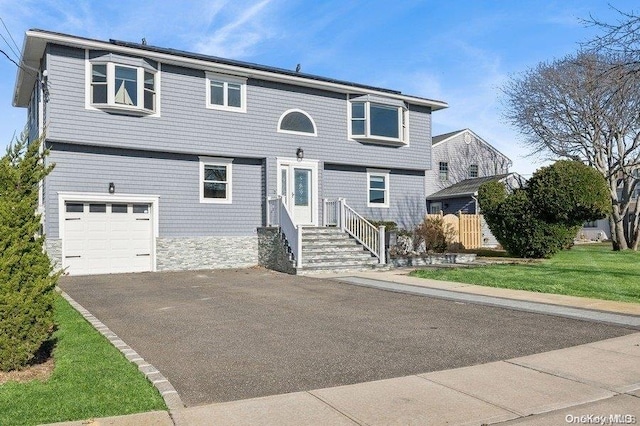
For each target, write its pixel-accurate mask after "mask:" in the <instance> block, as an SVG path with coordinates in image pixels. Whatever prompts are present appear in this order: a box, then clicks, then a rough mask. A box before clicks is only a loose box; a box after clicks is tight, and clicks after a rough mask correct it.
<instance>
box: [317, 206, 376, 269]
mask: <svg viewBox="0 0 640 426" xmlns="http://www.w3.org/2000/svg"><path fill="white" fill-rule="evenodd" d="M325 205H326V204H325ZM337 211H338V223H339V226H340V228H341V229H342V230H343V231H345V232H346V233H348V234H349V235H351V236H352V237H353V238H355V239H356V241H358V242H359V243H360V244H362V245H363V246H364V247H365V248H366V249H367V250H369V251H370V252H371V253H372V254H373V255H374V256H375V257H377V258H378V262H379V263H381V264H386V263H387V261H386V258H385V237H384V226H380V227H378V228H376V227H375V226H373V225H372V224H371V222H369V221H368V220H367V219H365V218H364V217H362V216H360V215H359V214H358V212H356V211H355V210H353V209H352V208H351V207H349V206H348V205H347V203H346V201H345V199H344V198H339V199H338V209H337Z"/></svg>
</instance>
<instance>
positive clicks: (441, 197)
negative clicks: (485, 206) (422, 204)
mask: <svg viewBox="0 0 640 426" xmlns="http://www.w3.org/2000/svg"><path fill="white" fill-rule="evenodd" d="M475 195H478V192H477V191H476V192H465V193H456V194H443V195H438V193H437V192H436V193H435V194H433V195H429V196H428V197H427V200H429V201H431V200H446V199H448V198H464V197H473V196H475Z"/></svg>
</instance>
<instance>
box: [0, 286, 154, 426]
mask: <svg viewBox="0 0 640 426" xmlns="http://www.w3.org/2000/svg"><path fill="white" fill-rule="evenodd" d="M56 321H57V323H58V327H59V328H58V330H57V331H56V333H55V337H56V338H57V345H56V348H55V350H54V359H55V369H54V371H53V373H52V375H51V377H50V378H49V379H48V380H47V381H45V382H41V381H37V380H34V381H31V382H28V383H16V382H8V383H5V384H2V385H0V425H3V426H5V425H32V424H40V423H52V422H59V421H67V420H81V419H89V418H95V417H106V416H116V415H122V414H131V413H137V412H142V411H151V410H166V406H165V404H164V401H163V399H162V397H161V396H160V394H159V393H158V391H157V390H156V389H155V388H154V387H153V386H152V385H151V384H150V383H149V382H148V381H147V380H146V379H145V378H144V376H143V375H142V374H141V373H140V372H139V371H138V369H137V367H136V366H135V365H134V364H132V363H130V362H129V361H127V359H126V358H125V357H124V356H123V355H122V354H121V353H120V351H118V349H116V348H115V347H113V346H112V345H111V344H110V343H109V342H108V340H107V339H106V338H104V337H103V336H102V335H101V334H99V333H98V332H97V331H96V330H95V329H94V328H93V327H92V326H91V325H90V324H89V323H88V322H86V321H85V320H84V318H82V316H80V314H78V313H77V312H76V311H75V310H74V309H73V308H72V307H71V306H70V305H69V304H68V303H67V302H66V301H65V300H64V299H63V298H62V297H58V300H57V301H56Z"/></svg>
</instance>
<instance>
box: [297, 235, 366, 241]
mask: <svg viewBox="0 0 640 426" xmlns="http://www.w3.org/2000/svg"><path fill="white" fill-rule="evenodd" d="M341 240H345V241H351V240H353V239H352V238H351V237H350V236H349V235H347V234H346V233H342V234H308V235H305V234H302V242H305V241H307V242H313V241H341ZM354 241H355V240H354Z"/></svg>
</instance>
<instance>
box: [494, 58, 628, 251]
mask: <svg viewBox="0 0 640 426" xmlns="http://www.w3.org/2000/svg"><path fill="white" fill-rule="evenodd" d="M503 93H504V95H505V112H504V115H505V117H506V119H507V120H508V121H509V122H510V123H511V124H512V125H514V126H515V127H516V128H517V129H518V130H519V131H520V133H521V134H522V135H523V136H524V137H525V143H526V144H527V145H528V146H529V147H530V148H531V149H532V152H533V153H542V154H547V155H549V154H550V155H549V156H550V158H567V159H572V160H579V161H583V162H585V163H586V164H588V165H590V166H592V167H594V168H595V169H596V170H598V171H599V172H600V173H602V175H603V176H604V177H605V178H606V180H607V182H608V184H609V192H610V196H611V214H610V218H609V224H610V227H611V237H612V243H613V248H614V250H623V249H627V248H631V249H633V250H637V248H638V239H639V234H640V229H639V226H638V216H639V213H640V203H635V207H634V209H633V212H631V211H630V206H631V205H632V204H633V203H632V195H633V193H634V190H635V187H636V185H637V184H638V180H637V179H636V178H635V177H636V176H635V175H634V173H637V172H636V171H635V170H637V169H638V167H639V166H640V116H639V111H640V75H638V73H635V72H630V69H629V61H627V60H621V59H620V57H619V56H617V55H613V54H608V55H605V54H596V53H588V52H582V53H578V54H576V55H571V56H568V57H566V58H564V59H560V60H556V61H553V62H548V63H541V64H539V65H538V66H537V67H535V68H533V69H530V70H528V71H526V72H525V73H524V74H522V75H520V76H516V77H513V78H511V79H510V81H509V82H508V83H507V84H506V85H505V86H504V87H503ZM629 213H633V214H632V215H631V218H632V219H631V223H629V224H628V226H624V225H625V223H624V222H625V218H626V217H627V218H628V217H629V216H628V215H629Z"/></svg>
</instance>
